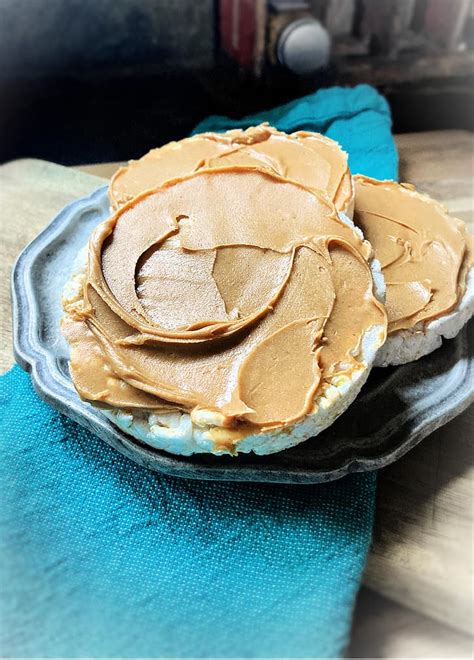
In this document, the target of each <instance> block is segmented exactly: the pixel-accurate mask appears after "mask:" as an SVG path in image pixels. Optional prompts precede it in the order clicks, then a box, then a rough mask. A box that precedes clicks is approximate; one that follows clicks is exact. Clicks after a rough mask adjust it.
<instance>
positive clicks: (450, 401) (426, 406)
mask: <svg viewBox="0 0 474 660" xmlns="http://www.w3.org/2000/svg"><path fill="white" fill-rule="evenodd" d="M108 205H109V204H108V199H107V190H106V188H100V189H99V190H96V191H95V192H94V193H93V194H92V195H90V196H89V197H85V198H83V199H79V200H77V201H76V202H73V203H72V204H70V205H69V206H67V207H66V208H64V209H63V210H62V211H61V213H59V215H58V216H57V217H56V218H55V219H54V220H53V221H52V222H51V223H50V224H49V225H48V226H47V227H46V228H45V229H44V230H43V231H42V232H41V234H39V235H38V236H37V237H36V238H35V239H34V240H33V241H32V242H31V243H30V244H29V245H28V246H27V247H26V248H25V250H24V251H23V252H22V253H21V255H20V256H19V258H18V260H17V262H16V265H15V267H14V271H13V281H12V289H13V320H14V350H15V357H16V359H17V361H18V362H19V363H20V365H21V366H22V367H23V368H24V369H26V370H27V371H29V372H30V374H31V378H32V380H33V384H34V387H35V389H36V391H37V392H38V394H39V396H40V397H41V398H42V399H44V400H45V401H47V402H48V403H50V404H51V405H52V406H54V407H55V408H57V409H58V410H59V411H60V412H61V413H63V414H64V415H67V416H68V417H71V418H72V419H74V420H75V421H76V422H78V423H79V424H82V426H84V427H86V428H87V429H89V430H90V431H92V432H93V433H95V434H96V435H98V436H99V437H100V438H102V439H103V440H105V442H107V443H109V444H110V445H112V447H114V448H115V449H117V450H118V451H120V452H122V453H123V454H125V455H126V456H128V457H129V458H130V459H132V460H133V461H135V462H137V463H139V464H140V465H143V466H145V467H147V468H150V469H152V470H157V471H160V472H166V473H167V474H171V475H175V476H179V477H188V478H194V479H220V480H229V481H267V482H268V481H271V482H280V483H300V484H308V483H317V482H323V481H329V480H332V479H339V478H340V477H343V476H344V475H345V474H347V473H349V472H359V471H363V470H375V469H377V468H380V467H383V466H385V465H388V464H389V463H391V462H393V461H395V460H396V459H397V458H399V457H400V456H402V455H403V454H404V453H405V452H407V451H408V450H409V449H411V448H412V447H414V446H415V445H416V444H417V443H418V442H420V440H422V439H423V438H424V437H425V436H426V435H428V434H429V433H431V432H432V431H434V429H436V428H438V427H439V426H441V425H442V424H445V423H446V422H448V421H449V420H450V419H452V418H453V417H455V416H456V415H458V414H459V413H460V412H461V411H462V410H464V409H465V408H466V407H467V406H468V404H469V403H470V402H471V401H472V400H473V386H472V383H473V382H474V378H473V364H474V357H473V356H474V351H473V344H474V341H473V337H472V325H471V326H470V327H469V326H466V327H465V328H464V329H463V330H462V332H460V333H459V335H458V336H457V337H456V339H453V340H450V341H445V342H444V345H443V347H442V348H440V349H438V350H437V351H435V352H434V353H432V354H431V355H428V356H426V357H425V358H422V359H421V360H418V361H417V362H413V363H411V364H407V365H404V366H402V367H397V368H389V369H374V370H373V371H372V373H371V375H370V377H369V380H368V381H367V383H366V385H365V386H364V388H363V389H362V392H361V393H360V395H359V397H358V398H357V400H356V401H355V403H353V404H352V406H350V408H349V409H348V410H347V411H346V412H345V413H344V414H343V415H342V416H341V417H340V418H339V419H338V420H337V421H336V422H335V423H334V424H333V425H332V426H331V427H330V428H329V429H327V430H326V431H325V432H323V433H321V434H320V435H318V436H317V437H316V438H314V439H312V440H308V441H307V442H304V443H302V444H301V445H298V446H297V447H293V448H292V449H287V450H286V451H283V452H280V453H278V454H273V455H270V456H255V455H253V454H251V455H242V456H238V457H236V458H232V457H227V456H221V457H216V456H207V455H202V456H200V455H196V456H191V457H178V456H173V455H171V454H167V453H166V452H163V451H159V450H156V449H152V448H150V447H147V446H146V445H144V444H142V443H140V442H139V441H138V440H135V439H134V438H131V437H130V436H127V435H126V434H125V433H123V432H122V431H120V430H119V429H117V428H116V427H115V426H113V425H112V424H111V422H109V421H108V420H107V419H106V418H105V417H104V416H103V415H102V414H101V413H100V411H99V410H96V409H95V408H93V407H92V406H91V405H89V404H88V403H85V402H83V401H81V400H80V398H79V397H78V395H77V394H76V391H75V390H74V388H73V385H72V382H71V378H70V376H69V370H68V347H67V344H66V342H65V340H64V339H63V337H62V335H61V333H60V329H59V319H60V317H61V315H62V309H61V302H60V297H61V291H62V289H63V286H64V284H65V282H66V281H67V280H68V279H69V275H70V272H71V268H72V264H73V262H74V259H75V257H76V255H77V253H78V252H79V250H80V249H81V248H82V247H83V246H84V245H85V244H86V242H87V239H88V236H89V234H90V232H91V231H92V229H93V228H94V227H95V226H96V225H97V224H98V223H99V222H100V221H101V220H103V219H104V218H106V217H107V216H108V215H109V210H108ZM470 330H471V332H470Z"/></svg>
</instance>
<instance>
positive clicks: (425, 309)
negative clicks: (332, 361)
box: [354, 176, 472, 334]
mask: <svg viewBox="0 0 474 660" xmlns="http://www.w3.org/2000/svg"><path fill="white" fill-rule="evenodd" d="M354 181H355V190H356V199H355V212H354V213H355V215H354V221H355V223H356V224H357V225H359V227H361V229H362V231H363V233H364V236H365V237H366V238H367V240H369V241H370V242H371V244H372V246H373V248H374V253H375V256H376V257H377V258H378V259H379V261H380V263H381V266H382V271H383V273H384V276H385V282H386V285H387V298H386V307H387V314H388V320H389V325H388V332H389V334H390V333H394V332H396V331H398V330H403V329H409V328H413V327H414V326H416V325H417V324H418V323H424V322H427V321H430V320H432V319H435V318H438V317H440V316H442V315H444V314H447V313H448V312H450V311H451V310H452V309H453V308H454V307H455V306H456V305H457V304H458V303H459V301H460V299H461V298H462V296H463V294H464V291H465V285H466V274H467V271H468V270H469V268H470V267H471V265H472V239H471V237H470V236H469V234H468V233H467V229H466V226H465V224H464V223H463V222H462V221H461V220H457V219H456V218H452V217H450V216H448V214H447V212H446V210H445V209H444V208H443V206H441V204H439V203H438V202H435V201H434V200H433V199H430V198H429V197H428V196H427V195H421V194H420V193H417V192H416V190H415V188H414V187H413V186H412V185H410V184H404V183H402V184H398V183H394V182H391V181H377V180H375V179H369V178H367V177H363V176H356V177H354Z"/></svg>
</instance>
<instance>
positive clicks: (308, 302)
mask: <svg viewBox="0 0 474 660" xmlns="http://www.w3.org/2000/svg"><path fill="white" fill-rule="evenodd" d="M370 254H371V248H370V245H369V244H368V243H367V242H366V241H363V240H362V239H361V238H360V236H359V235H358V234H357V233H356V232H355V231H354V229H353V228H352V227H350V226H348V225H347V224H345V223H344V222H343V221H341V220H340V218H339V216H338V214H337V213H336V211H335V208H334V205H333V204H332V203H331V202H330V201H329V200H328V199H327V198H326V197H324V196H322V195H319V194H316V193H315V192H314V191H310V190H309V189H307V188H305V187H303V186H301V185H299V184H296V183H294V182H292V181H288V180H286V179H284V178H281V177H279V176H276V175H273V174H270V173H269V172H266V171H262V170H255V169H251V168H242V167H237V166H233V167H228V168H219V169H212V170H209V169H206V170H202V171H198V172H196V173H194V174H192V175H189V176H186V177H183V178H180V179H176V180H174V181H169V182H168V183H166V184H164V185H163V186H161V187H160V188H157V189H156V190H154V191H148V192H146V193H143V194H142V195H140V196H139V197H137V198H135V199H134V200H132V201H131V202H129V203H128V204H127V205H125V206H124V207H122V208H121V209H120V210H119V211H118V212H116V213H115V215H113V216H112V217H111V218H110V219H108V220H106V221H105V222H103V223H102V224H100V225H99V226H98V227H97V229H96V230H95V231H94V233H93V235H92V237H91V239H90V242H89V262H88V268H87V273H86V277H85V281H84V287H83V292H82V295H81V296H80V297H79V298H78V300H77V301H76V302H75V303H74V304H70V305H68V306H67V312H68V313H67V316H66V318H65V320H64V322H63V329H64V332H65V334H66V337H67V338H68V340H69V342H70V344H71V373H72V376H73V380H74V383H75V386H76V388H77V390H78V392H79V393H80V395H81V396H82V397H83V398H85V399H88V400H91V401H95V402H99V403H101V404H105V405H109V406H115V407H120V408H125V409H127V408H129V409H136V408H142V409H144V410H157V411H162V412H166V411H176V410H180V411H187V412H190V413H191V419H192V420H193V421H195V422H196V423H198V424H199V423H205V422H206V420H212V424H214V425H215V426H216V427H220V428H223V429H227V430H228V433H227V431H226V433H227V435H226V438H228V439H229V438H230V441H234V439H235V437H237V436H238V437H239V438H241V437H242V436H245V434H246V433H250V432H251V430H252V429H253V430H255V429H256V428H257V429H261V430H262V429H263V430H265V429H270V428H273V429H274V428H277V427H280V426H288V425H291V424H293V423H295V422H297V421H298V420H300V419H302V418H303V417H304V416H305V415H307V414H310V413H311V412H312V410H313V409H314V400H315V396H316V395H317V393H318V392H320V391H321V390H322V389H324V388H325V387H326V386H327V383H328V382H329V381H330V379H331V378H334V377H335V376H337V375H344V374H345V375H348V374H349V375H350V374H351V373H352V372H353V371H354V370H357V369H362V368H364V366H365V365H363V364H362V363H361V362H360V360H359V359H358V358H359V352H360V349H361V341H362V339H363V337H364V334H365V332H366V331H367V330H369V329H370V328H373V327H374V326H378V327H379V328H380V333H381V334H382V335H384V332H385V327H386V314H385V310H384V308H383V306H382V305H381V304H380V303H379V302H378V301H377V300H376V298H375V297H374V294H373V281H372V274H371V271H370V268H369V266H368V262H367V259H368V258H369V256H370ZM381 340H383V337H382V338H381ZM232 434H234V435H232ZM234 436H235V437H234ZM216 437H217V436H216ZM218 440H219V442H221V441H222V438H221V437H220V436H219V437H218Z"/></svg>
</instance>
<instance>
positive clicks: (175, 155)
mask: <svg viewBox="0 0 474 660" xmlns="http://www.w3.org/2000/svg"><path fill="white" fill-rule="evenodd" d="M234 165H235V166H241V167H256V168H259V169H263V170H267V171H269V172H272V173H274V174H278V175H279V176H282V177H284V178H286V179H291V180H294V181H296V182H299V183H301V184H302V185H304V186H307V187H309V188H316V189H317V190H320V191H324V193H325V194H327V195H328V197H329V198H330V199H331V200H332V201H333V202H334V204H335V206H336V208H337V209H338V210H339V211H345V212H346V213H348V214H349V215H350V216H352V198H353V189H352V181H351V175H350V172H349V168H348V165H347V154H345V153H344V152H343V151H342V149H341V148H340V147H339V145H338V144H337V142H334V140H330V139H329V138H327V137H324V136H323V135H320V134H319V133H308V132H305V131H299V132H297V133H292V134H291V135H287V134H286V133H282V132H280V131H277V130H276V129H274V128H272V127H270V126H268V125H267V124H261V125H260V126H256V127H252V128H248V129H247V130H245V131H244V130H241V129H236V130H231V131H227V132H226V133H202V134H200V135H195V136H193V137H190V138H186V139H184V140H181V141H180V142H170V143H169V144H167V145H165V146H163V147H161V148H159V149H152V150H151V151H149V152H148V153H147V154H146V155H145V156H143V158H140V160H137V161H131V162H130V163H129V165H128V166H127V167H122V168H120V169H119V170H118V171H117V172H116V174H115V175H114V177H113V179H112V181H111V183H110V188H109V196H110V201H111V204H112V208H114V209H118V208H120V206H123V204H125V203H126V202H128V201H129V200H131V199H133V198H134V197H136V196H137V195H139V194H140V193H142V192H144V191H145V190H150V189H152V188H156V187H157V186H161V185H162V184H163V183H165V182H166V181H169V180H170V179H174V178H177V177H182V176H186V175H187V174H191V173H192V172H197V171H199V170H202V169H209V168H218V167H230V166H234Z"/></svg>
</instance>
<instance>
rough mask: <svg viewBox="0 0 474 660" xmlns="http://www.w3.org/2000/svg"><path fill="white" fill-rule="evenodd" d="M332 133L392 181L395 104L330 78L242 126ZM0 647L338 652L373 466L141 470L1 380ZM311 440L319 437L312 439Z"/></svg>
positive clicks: (58, 652) (357, 162) (175, 653)
mask: <svg viewBox="0 0 474 660" xmlns="http://www.w3.org/2000/svg"><path fill="white" fill-rule="evenodd" d="M264 120H266V121H269V122H270V123H272V124H273V125H275V126H277V127H278V128H280V129H284V130H298V129H309V130H315V131H322V132H325V133H326V134H327V135H329V136H331V137H333V138H335V139H338V141H339V142H340V143H341V144H342V146H343V147H344V148H345V149H346V150H348V151H349V153H350V157H351V164H352V166H353V167H354V168H355V170H356V171H360V172H364V173H366V174H372V175H376V176H379V177H388V178H394V177H396V169H397V159H396V151H395V147H394V143H393V139H392V137H391V134H390V113H389V110H388V107H387V104H386V102H385V101H384V99H383V98H382V97H380V96H379V95H378V94H377V92H376V91H375V90H373V89H371V88H370V87H366V86H361V87H357V88H355V89H329V90H323V91H320V92H318V93H316V94H313V95H310V96H308V97H305V98H304V99H300V100H299V101H295V102H293V103H291V104H289V105H287V106H284V107H282V108H277V109H275V110H273V111H270V112H267V113H261V114H259V115H258V116H256V117H247V118H245V119H244V120H242V121H239V122H231V121H230V120H227V119H225V118H210V119H208V120H206V122H203V123H202V124H201V125H200V126H199V127H198V128H197V129H196V130H223V129H225V128H227V127H230V126H233V125H250V124H254V123H257V122H259V121H264ZM0 438H1V442H2V448H1V460H0V474H1V480H2V496H1V511H0V591H1V593H0V619H1V624H0V648H1V650H2V655H3V656H8V657H58V656H67V657H84V656H88V657H173V658H185V657H334V656H340V655H341V654H342V653H343V652H344V649H345V648H346V646H347V643H348V636H349V631H350V621H351V615H352V609H353V605H354V600H355V596H356V594H357V590H358V587H359V584H360V579H361V574H362V570H363V567H364V564H365V560H366V555H367V552H368V547H369V543H370V539H371V533H372V524H373V514H374V501H375V482H376V480H375V475H374V474H373V473H372V474H368V473H367V474H355V475H351V476H349V477H347V478H345V479H342V480H340V481H338V482H334V483H330V484H326V485H315V486H283V485H278V484H273V485H272V484H267V485H262V484H246V483H213V482H197V481H184V480H180V479H177V478H171V477H167V476H163V475H159V474H154V473H152V472H149V471H147V470H145V469H143V468H140V467H138V466H136V465H135V464H133V463H132V462H130V461H129V460H128V459H125V458H124V457H122V456H121V455H120V454H118V453H117V452H115V451H114V450H112V449H111V448H109V447H108V446H107V445H106V444H105V443H104V442H102V441H101V440H99V439H98V438H96V437H95V436H93V435H92V434H90V433H88V432H87V431H85V430H84V429H82V428H81V427H79V426H78V425H76V424H75V423H74V422H72V421H70V420H69V419H67V418H65V417H64V416H62V415H59V414H58V413H56V412H55V411H54V410H53V409H52V408H50V407H49V406H48V405H47V404H45V403H43V402H42V401H41V400H40V399H39V398H38V397H37V396H36V394H35V393H34V390H33V388H32V386H31V383H30V379H29V376H28V375H27V374H25V373H24V372H23V371H22V370H21V369H20V368H19V367H14V368H13V369H12V370H11V371H10V372H9V373H7V374H6V375H4V376H2V377H1V378H0ZM315 441H316V442H317V440H315Z"/></svg>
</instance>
